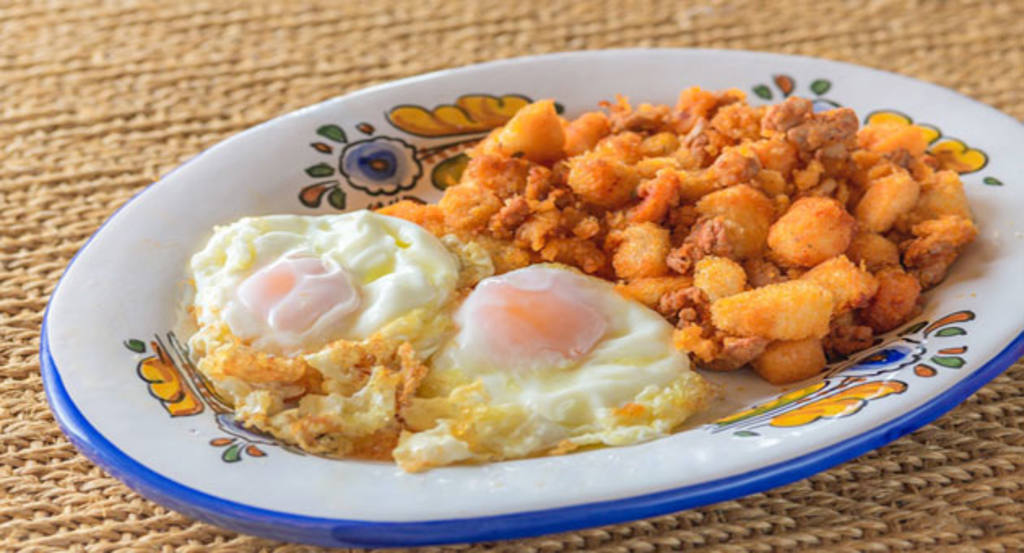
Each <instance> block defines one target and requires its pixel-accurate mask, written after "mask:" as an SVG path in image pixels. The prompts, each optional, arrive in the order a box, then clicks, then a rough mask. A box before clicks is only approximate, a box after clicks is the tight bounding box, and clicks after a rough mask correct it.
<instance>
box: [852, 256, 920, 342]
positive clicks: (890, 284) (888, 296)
mask: <svg viewBox="0 0 1024 553" xmlns="http://www.w3.org/2000/svg"><path fill="white" fill-rule="evenodd" d="M875 277H876V278H877V279H878V292H877V293H876V294H875V296H874V297H873V298H871V303H869V304H868V306H867V307H865V308H864V309H863V310H862V311H861V318H862V319H863V320H864V322H865V323H866V324H867V325H868V326H870V327H871V328H872V329H873V330H874V331H875V332H878V333H881V332H888V331H890V330H892V329H894V328H896V327H898V326H900V325H901V324H903V323H905V322H907V320H909V319H910V317H912V316H913V315H914V313H915V312H916V311H917V298H918V296H920V294H921V285H920V284H919V283H918V282H917V279H916V278H914V277H912V276H910V275H908V274H907V273H905V272H903V270H902V269H898V268H891V269H883V270H881V271H879V272H878V273H877V274H876V275H875Z"/></svg>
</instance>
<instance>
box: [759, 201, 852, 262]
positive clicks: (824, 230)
mask: <svg viewBox="0 0 1024 553" xmlns="http://www.w3.org/2000/svg"><path fill="white" fill-rule="evenodd" d="M855 227H856V221H854V219H853V217H851V216H850V214H849V213H847V212H846V210H845V209H843V206H842V205H840V204H839V202H837V201H835V200H833V199H831V198H823V197H809V198H801V199H799V200H797V201H795V202H793V205H791V206H790V207H789V210H787V211H786V213H785V214H784V215H783V216H782V217H780V218H779V220H778V221H776V222H775V224H774V225H772V226H771V229H769V231H768V247H769V248H770V249H771V253H772V256H773V257H775V258H776V259H777V260H779V261H781V262H782V263H784V264H787V265H796V266H802V267H813V266H815V265H817V264H818V263H821V262H822V261H825V260H826V259H829V258H832V257H835V256H837V255H839V254H841V253H843V252H844V251H846V248H847V247H849V245H850V240H852V239H853V231H854V228H855Z"/></svg>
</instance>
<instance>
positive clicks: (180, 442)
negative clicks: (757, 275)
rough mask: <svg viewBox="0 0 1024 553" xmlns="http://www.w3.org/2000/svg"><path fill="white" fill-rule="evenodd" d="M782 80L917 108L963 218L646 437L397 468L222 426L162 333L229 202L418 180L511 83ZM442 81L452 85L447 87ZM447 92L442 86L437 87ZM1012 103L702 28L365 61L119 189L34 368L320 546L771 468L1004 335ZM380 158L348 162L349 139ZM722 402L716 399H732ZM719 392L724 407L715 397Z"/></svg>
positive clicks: (334, 199) (206, 490)
mask: <svg viewBox="0 0 1024 553" xmlns="http://www.w3.org/2000/svg"><path fill="white" fill-rule="evenodd" d="M692 85H700V86H702V87H705V88H711V89H721V88H728V87H738V88H741V89H743V90H746V91H747V92H748V93H749V96H750V99H751V101H752V102H767V101H771V102H777V101H780V100H782V99H783V98H784V97H785V96H787V95H789V94H798V95H802V96H806V97H809V98H813V99H815V103H816V104H817V105H818V106H819V107H821V108H829V107H832V106H835V105H843V106H850V107H852V108H854V109H855V110H856V111H857V113H858V114H859V115H861V116H864V117H866V116H874V117H888V118H892V119H896V120H904V121H906V122H910V121H913V122H915V123H918V124H925V125H928V126H930V127H932V128H934V129H935V140H934V141H933V142H932V145H931V148H933V149H944V150H948V151H951V152H953V154H952V155H957V156H959V158H960V160H961V161H962V164H963V168H964V172H963V174H962V179H963V180H964V182H965V184H966V189H967V193H968V196H969V197H970V200H971V204H972V206H973V209H974V212H975V214H976V217H977V220H978V224H979V227H980V229H981V235H980V238H979V240H978V241H977V242H976V243H975V244H974V245H973V246H971V248H970V249H969V251H968V252H967V253H966V254H965V255H964V256H963V258H962V259H961V260H960V261H958V262H957V264H956V266H955V268H954V270H953V271H952V273H951V275H950V276H949V278H948V279H947V280H946V281H945V282H944V283H943V284H941V285H940V286H939V287H938V288H937V289H935V290H934V291H932V292H930V293H928V294H927V304H926V307H925V311H924V313H923V314H922V315H921V316H920V317H919V318H918V319H916V320H914V321H912V322H911V323H910V324H907V325H906V326H905V327H903V328H901V329H899V330H898V331H896V332H893V333H891V335H889V336H888V337H887V338H886V340H885V342H884V343H882V344H880V345H878V346H877V347H876V348H874V349H873V350H871V351H868V352H864V353H863V354H860V355H858V356H856V358H855V359H853V360H852V361H850V362H847V363H843V364H841V365H839V366H834V367H831V368H830V369H829V370H828V372H826V373H825V374H823V375H822V376H821V377H819V378H817V379H813V380H812V381H809V382H804V383H801V384H799V385H797V386H791V387H789V388H787V389H780V388H776V387H774V386H771V385H768V384H766V383H764V382H762V381H760V380H759V379H757V378H754V377H751V376H750V375H749V374H745V373H736V374H726V375H716V380H718V381H719V382H721V383H723V384H724V385H725V387H726V389H727V392H726V398H725V399H724V400H723V401H722V402H721V403H719V404H718V405H717V407H716V408H715V409H714V410H713V412H712V413H709V414H708V415H706V416H705V417H704V418H703V419H702V420H701V421H697V423H695V424H693V425H691V426H690V427H689V428H688V429H687V430H685V431H682V432H680V433H678V434H675V435H673V436H671V437H668V438H665V439H661V440H657V441H654V442H651V443H646V444H641V445H636V446H631V447H620V448H609V449H601V450H596V451H587V452H583V453H578V454H573V455H566V456H561V457H551V458H540V459H529V460H522V461H511V462H503V463H495V464H491V465H485V466H461V467H448V468H440V469H436V470H432V471H429V472H427V473H424V474H404V473H402V472H401V471H399V470H398V469H397V468H396V467H395V466H393V465H391V464H388V463H373V462H357V461H332V460H325V459H322V458H318V457H313V456H306V455H300V454H296V453H294V452H292V451H290V450H288V449H285V448H284V447H282V446H280V445H279V444H276V443H275V442H274V441H273V440H271V439H268V438H266V437H264V436H259V435H255V434H251V433H249V432H246V431H244V430H242V429H241V428H239V427H238V426H237V425H235V424H234V423H233V422H232V420H231V417H230V415H228V414H226V413H224V409H223V408H222V407H221V406H219V405H218V404H216V402H215V401H212V400H211V399H209V395H208V394H207V393H206V392H205V388H204V386H203V383H202V381H201V380H200V379H199V378H197V377H196V374H195V371H194V369H193V368H192V367H191V366H190V365H189V363H188V361H187V358H186V356H185V355H184V353H185V352H184V351H183V349H182V342H183V341H184V340H183V338H179V337H176V336H175V334H174V330H175V325H176V323H177V320H178V315H179V313H178V310H177V308H176V306H177V305H179V303H180V298H181V294H182V290H183V283H184V279H185V272H184V267H185V266H186V262H187V260H188V258H189V257H190V255H191V254H192V253H193V252H194V251H195V250H196V249H197V248H198V247H199V246H200V244H202V243H203V241H204V240H205V238H206V237H207V236H208V233H209V232H210V229H211V227H212V226H213V225H214V224H218V223H225V222H228V221H231V220H233V219H235V218H238V217H240V216H243V215H258V214H268V213H335V212H337V211H338V210H339V209H358V208H362V207H365V206H367V205H370V204H379V203H380V202H391V201H394V200H396V199H399V198H405V197H410V196H412V197H417V198H421V199H424V200H434V199H436V198H437V197H438V196H439V195H440V189H439V186H443V185H444V183H445V182H447V179H451V178H453V176H455V175H457V174H458V173H459V167H460V165H459V164H460V161H461V160H462V159H463V158H460V157H459V156H458V153H459V152H460V150H461V149H462V148H464V147H465V146H464V143H465V142H466V141H472V140H476V139H478V138H480V137H481V136H482V134H483V133H485V132H486V131H487V130H488V129H490V128H492V127H494V126H496V125H499V124H501V122H503V121H504V120H506V119H507V118H508V116H509V115H510V114H511V113H512V112H513V111H514V110H515V109H516V108H517V107H519V106H520V105H521V104H522V103H525V102H526V101H527V99H536V98H555V99H556V100H557V101H558V102H559V104H560V105H561V106H563V107H564V110H565V112H566V115H568V116H573V115H575V114H577V113H580V112H582V111H585V110H590V109H594V108H595V107H596V105H597V102H598V101H600V100H606V99H611V98H613V95H614V94H615V93H623V94H626V95H628V96H629V97H630V98H632V99H633V100H634V101H652V102H661V103H673V102H674V101H675V98H676V96H677V95H678V93H679V91H680V90H681V89H683V88H685V87H688V86H692ZM452 105H454V106H456V107H452ZM440 106H447V107H440ZM1022 143H1024V128H1022V126H1021V125H1020V124H1019V123H1018V122H1017V121H1015V120H1013V119H1011V118H1009V117H1007V116H1006V115H1003V114H1001V113H999V112H997V111H995V110H993V109H991V108H989V107H986V106H984V105H982V104H979V103H976V102H973V101H971V100H969V99H967V98H964V97H962V96H959V95H957V94H955V93H953V92H950V91H948V90H945V89H942V88H939V87H936V86H933V85H929V84H925V83H922V82H918V81H914V80H911V79H908V78H905V77H901V76H898V75H894V74H890V73H884V72H880V71H875V70H871V69H866V68H862V67H857V66H853V65H847V64H842V63H836V62H830V61H823V60H818V59H810V58H800V57H790V56H781V55H774V54H763V53H750V52H738V51H712V50H614V51H599V52H580V53H567V54H556V55H549V56H540V57H532V58H522V59H513V60H505V61H499V62H494V63H487V64H483V65H477V66H472V67H466V68H462V69H456V70H452V71H443V72H440V73H434V74H431V75H425V76H421V77H415V78H412V79H406V80H403V81H399V82H395V83H390V84H386V85H382V86H377V87H374V88H370V89H367V90H363V91H361V92H357V93H354V94H350V95H348V96H344V97H341V98H337V99H334V100H330V101H327V102H324V103H322V104H318V105H315V106H312V107H309V108H306V109H302V110H299V111H297V112H294V113H291V114H289V115H286V116H284V117H280V118H278V119H275V120H273V121H270V122H268V123H265V124H262V125H259V126H257V127H255V128H253V129H250V130H248V131H246V132H243V133H241V134H239V135H237V136H234V137H232V138H230V139H228V140H226V141H224V142H222V143H221V144H218V145H217V146H215V147H213V148H211V149H209V150H208V151H206V152H204V153H203V154H201V155H199V156H197V157H196V158H195V159H193V160H191V161H189V162H188V163H186V164H184V165H183V166H181V167H180V168H178V169H177V170H175V171H173V172H172V173H170V174H168V175H167V176H166V177H165V178H164V179H162V180H161V181H160V182H158V183H156V184H155V185H153V186H151V187H150V188H147V189H146V190H145V191H143V192H142V193H140V194H139V195H138V196H136V197H135V198H133V199H132V200H131V201H130V202H128V203H127V204H126V205H125V206H124V207H123V208H122V209H121V210H119V211H118V212H117V213H116V214H115V215H114V216H113V217H111V218H110V220H108V221H107V222H106V224H105V225H104V226H103V227H102V228H101V229H100V230H99V231H98V232H97V233H96V234H95V235H94V236H93V237H92V239H91V240H90V241H89V243H88V244H87V245H86V246H85V247H83V248H82V250H81V251H80V252H79V254H78V255H77V256H76V257H75V259H74V261H73V262H72V263H71V265H70V266H69V267H68V269H67V272H66V273H65V274H64V277H63V278H62V280H61V282H60V284H59V285H58V287H57V290H56V291H55V292H54V294H53V297H52V299H51V301H50V305H49V308H48V313H47V316H46V319H45V323H44V327H43V337H42V338H43V342H42V348H41V357H42V363H43V376H44V378H45V384H46V391H47V394H48V396H49V398H50V402H51V405H52V408H53V411H54V413H55V414H56V416H57V419H58V421H59V422H60V424H61V425H62V426H63V428H64V430H65V432H66V433H67V434H68V436H69V437H70V438H71V440H72V441H73V442H74V443H75V445H76V446H77V447H78V448H79V449H80V450H81V451H82V452H83V453H85V454H86V455H87V456H88V457H89V458H91V459H93V460H94V461H95V462H96V463H98V464H99V465H100V466H102V467H104V468H105V469H107V470H108V471H109V472H110V473H111V474H113V475H115V476H117V477H118V478H120V479H122V480H123V481H124V482H125V483H127V484H128V485H129V486H131V487H132V488H134V489H136V490H138V491H139V492H141V493H142V494H143V495H145V496H147V497H150V498H152V499H153V500H155V501H157V502H160V503H163V504H165V505H168V506H169V507H172V508H174V509H177V510H179V511H182V512H184V513H186V514H189V515H191V516H194V517H196V518H199V519H202V520H206V521H209V522H213V523H215V524H219V525H222V526H226V527H229V528H233V529H237V530H241V531H244V532H249V533H252V534H258V535H263V536H269V537H273V538H278V539H283V540H291V541H301V542H310V543H317V544H322V545H357V546H398V545H417V544H435V543H444V542H464V541H480V540H493V539H502V538H513V537H520V536H528V535H536V534H541V533H547V532H556V531H564V530H570V529H575V528H580V527H585V526H595V525H600V524H607V523H612V522H618V521H623V520H628V519H636V518H640V517H646V516H651V515H657V514H661V513H666V512H670V511H675V510H680V509H684V508H688V507H693V506H696V505H701V504H707V503H710V502H714V501H719V500H724V499H729V498H733V497H738V496H742V495H745V494H749V493H753V492H757V491H761V490H764V489H767V488H771V487H775V486H779V485H782V484H785V483H787V482H791V481H793V480H796V479H799V478H802V477H805V476H808V475H810V474H813V473H815V472H817V471H821V470H824V469H826V468H828V467H831V466H833V465H835V464H836V463H839V462H841V461H844V460H846V459H849V458H851V457H854V456H856V455H858V454H860V453H863V452H865V451H868V450H870V449H872V448H875V447H878V446H881V445H882V444H885V443H887V442H889V441H891V440H893V439H895V438H896V437H898V436H900V435H902V434H905V433H907V432H909V431H911V430H913V429H915V428H917V427H919V426H921V425H922V424H925V423H926V422H928V421H930V420H932V419H934V418H935V417H937V416H939V415H940V414H941V413H943V412H945V411H947V410H948V409H950V408H952V407H953V406H955V405H956V404H957V403H958V402H960V401H962V400H963V399H964V398H965V397H967V395H968V394H970V393H971V392H973V391H974V390H976V389H977V388H978V387H980V386H981V385H982V384H984V383H985V382H986V381H988V380H989V379H991V378H993V377H994V376H995V375H996V374H998V373H999V372H1000V371H1001V370H1003V369H1004V368H1005V367H1006V366H1008V365H1009V364H1010V363H1011V362H1012V361H1013V360H1014V359H1016V358H1017V357H1018V356H1019V355H1021V353H1022V349H1024V348H1022V345H1024V338H1022V336H1021V334H1020V332H1021V329H1022V328H1024V294H1021V293H1019V288H1018V286H1019V281H1020V275H1022V274H1024V239H1022V237H1024V234H1022V231H1024V223H1022V222H1021V219H1022V218H1021V216H1020V214H1021V213H1024V195H1022V194H1018V193H1016V192H1015V186H1016V185H1017V182H1015V181H1016V180H1018V179H1019V177H1020V175H1022V174H1024V158H1022V156H1021V155H1020V152H1019V149H1020V144H1022ZM367 156H369V157H375V158H376V159H380V160H384V161H383V162H381V163H376V164H365V163H364V164H360V163H357V162H356V160H357V159H359V158H366V157H367ZM737 412H738V414H734V415H732V416H728V415H730V413H737ZM722 417H725V418H722Z"/></svg>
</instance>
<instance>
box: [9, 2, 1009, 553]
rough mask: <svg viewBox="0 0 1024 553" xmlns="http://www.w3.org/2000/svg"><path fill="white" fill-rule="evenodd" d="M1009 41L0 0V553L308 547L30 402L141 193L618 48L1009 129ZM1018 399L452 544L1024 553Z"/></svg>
mask: <svg viewBox="0 0 1024 553" xmlns="http://www.w3.org/2000/svg"><path fill="white" fill-rule="evenodd" d="M1022 37H1024V2H1022V1H1021V0H1008V1H993V2H987V1H960V2H952V1H951V2H939V1H932V2H925V1H921V2H896V1H891V2H890V1H864V2H859V1H858V2H834V1H825V0H815V1H787V2H768V1H765V2H729V1H721V2H710V3H701V5H697V4H689V3H679V2H653V1H644V2H639V1H637V2H633V1H624V0H609V1H607V2H572V1H563V0H542V1H538V2H534V3H530V2H525V1H521V0H520V1H515V0H505V1H499V2H488V3H479V2H471V1H466V2H461V1H430V0H410V1H401V2H391V3H388V4H387V6H384V5H378V3H377V2H372V1H363V2H356V1H348V2H337V3H326V2H319V3H304V4H301V5H300V4H298V3H293V2H287V1H270V2H251V3H239V2H233V3H229V2H219V1H210V2H188V3H178V2H167V1H159V0H153V1H148V2H147V1H139V2H87V1H64V2H46V3H43V2H32V1H25V2H10V1H5V0H0V160H2V161H0V197H2V204H0V206H2V209H0V376H2V380H0V548H2V550H3V551H114V550H124V551H182V552H200V551H211V550H225V551H277V552H298V551H320V550H319V549H317V548H311V547H304V546H297V545H287V544H279V543H276V542H272V541H268V540H263V539H257V538H253V537H248V536H240V535H237V534H235V533H232V532H229V531H226V530H222V529H219V528H216V527H213V526H209V525H206V524H201V523H197V522H195V521H193V520H190V519H188V518H186V517H184V516H182V515H179V514H177V513H174V512H172V511H169V510H167V509H164V508H163V507H160V506H157V505H155V504H153V503H151V502H149V501H147V500H145V499H142V498H141V497H140V496H138V495H136V494H135V493H133V492H131V491H129V490H128V489H127V488H125V487H124V486H123V485H121V484H120V483H119V482H118V481H117V480H115V479H113V478H112V477H110V476H109V475H107V474H106V473H105V472H103V471H102V470H100V469H98V468H96V467H95V466H94V465H93V464H92V463H90V462H89V461H87V460H86V459H85V458H83V457H82V456H81V455H79V454H78V453H77V452H76V451H75V450H74V448H72V447H71V445H69V443H68V442H67V440H66V439H65V438H64V436H63V435H62V434H61V433H60V431H59V430H58V428H57V425H56V424H55V423H54V420H53V417H52V416H51V414H50V412H49V409H48V408H47V405H46V399H45V397H44V394H43V391H42V385H41V382H40V377H39V365H38V358H37V349H38V346H39V340H38V333H39V325H40V322H41V318H42V312H43V309H44V307H45V304H46V300H47V297H48V294H49V293H50V291H51V290H52V288H53V286H54V283H55V282H56V280H57V278H58V277H59V276H60V274H61V272H62V270H63V269H64V267H65V265H66V264H67V262H68V261H69V259H70V258H71V256H72V255H73V254H74V253H75V251H76V250H77V249H78V248H79V247H80V246H81V245H82V243H83V242H84V241H85V239H86V238H87V237H88V236H89V235H90V234H91V233H92V232H93V231H94V230H95V229H96V228H97V227H98V226H99V224H100V223H101V222H102V221H103V220H104V219H105V218H106V217H107V216H109V215H110V213H111V212H112V211H113V210H114V209H115V208H117V207H118V206H119V205H121V204H122V203H123V202H124V201H125V200H127V199H128V198H129V197H130V196H131V195H132V194H133V193H134V192H136V191H138V190H139V189H140V188H142V187H143V186H145V185H147V184H149V183H150V182H152V181H154V180H155V179H157V178H158V177H159V176H160V175H161V174H163V173H165V172H167V171H168V170H170V169H171V168H173V167H174V166H176V165H177V164H179V163H180V162H182V161H184V160H185V159H187V158H189V157H191V156H193V155H195V154H196V153H198V152H200V151H202V150H203V149H204V148H206V147H208V146H210V145H212V144H214V143H215V142H217V141H219V140H221V139H223V138H224V137H226V136H228V135H230V134H233V133H235V132H238V131H241V130H243V129H245V128H246V127H249V126H251V125H253V124H255V123H258V122H261V121H264V120H266V119H268V118H270V117H273V116H276V115H279V114H282V113H285V112H288V111H290V110H292V109H295V108H298V107H301V106H304V105H308V104H311V103H314V102H317V101H320V100H323V99H326V98H329V97H332V96H335V95H338V94H341V93H344V92H347V91H350V90H353V89H357V88H361V87H364V86H367V85H369V84H372V83H376V82H381V81H387V80H391V79H395V78H398V77H405V76H408V75H413V74H417V73H422V72H425V71H431V70H436V69H441V68H445V67H452V66H457V65H463V64H467V63H471V62H476V61H483V60H489V59H494V58H502V57H510V56H516V55H523V54H531V53H543V52H552V51H559V50H571V49H582V48H606V47H625V46H703V47H719V48H746V49H756V50H772V51H778V52H789V53H799V54H808V55H815V56H821V57H826V58H833V59H840V60H846V61H851V62H855V63H860V64H864V65H869V66H873V67H879V68H883V69H889V70H892V71H898V72H901V73H904V74H907V75H911V76H914V77H918V78H922V79H925V80H928V81H932V82H935V83H938V84H941V85H945V86H948V87H951V88H954V89H956V90H958V91H960V92H963V93H965V94H968V95H970V96H973V97H974V98H977V99H978V100H981V101H983V102H986V103H988V104H990V105H993V106H995V107H996V108H999V109H1002V110H1003V111H1005V112H1007V113H1009V114H1011V115H1013V116H1014V117H1016V118H1018V119H1022V118H1024V38H1022ZM1008 184H1012V183H1008ZM1022 391H1024V365H1020V364H1018V365H1015V366H1014V367H1013V368H1011V369H1010V370H1009V371H1007V372H1006V374H1004V375H1003V376H1001V377H999V378H997V379H996V380H995V381H993V382H992V383H991V384H989V385H988V386H986V387H985V388H983V389H982V390H981V391H979V392H978V393H977V394H975V395H974V396H973V397H972V398H971V399H969V400H968V401H966V402H965V403H964V404H963V405H961V406H960V407H958V408H957V409H956V410H954V411H953V412H951V413H949V414H948V415H946V416H945V417H943V418H942V419H940V420H939V421H937V422H935V423H934V424H931V425H929V426H927V427H925V428H923V429H922V430H919V431H918V432H915V433H914V434H912V435H910V436H907V437H905V438H902V439H900V440H898V441H896V442H895V443H893V444H892V445H890V446H887V447H885V448H882V449H880V450H878V451H875V452H872V453H869V454H866V455H864V456H862V457H860V458H858V459H856V460H854V461H851V462H848V463H846V464H844V465H842V466H839V467H837V468H835V469H833V470H830V471H827V472H824V473H821V474H818V475H816V476H814V477H811V478H809V479H807V480H803V481H800V482H797V483H795V484H792V485H789V486H786V487H783V488H780V489H776V490H772V491H770V492H767V493H762V494H756V495H753V496H749V497H746V498H743V499H741V500H737V501H729V502H725V503H720V504H717V505H712V506H709V507H705V508H700V509H693V510H690V511H686V512H682V513H678V514H675V515H671V516H664V517H659V518H655V519H651V520H645V521H641V522H635V523H630V524H623V525H617V526H610V527H605V528H600V529H595V530H586V531H580V532H573V533H568V534H560V535H554V536H550V537H545V538H537V539H530V540H522V541H515V542H501V543H493V544H481V545H474V546H461V547H456V548H443V549H444V550H448V549H452V550H461V551H483V550H500V551H524V552H525V551H546V552H559V551H564V550H585V549H595V550H603V551H623V552H632V551H636V552H646V551H654V550H658V551H661V550H697V549H700V550H702V551H723V552H737V553H739V552H744V553H745V552H755V551H756V552H769V551H786V552H788V551H837V552H838V551H843V552H861V551H872V552H874V551H911V550H913V551H944V550H945V551H1022V550H1024V521H1022V518H1024V395H1022ZM453 493H457V490H453Z"/></svg>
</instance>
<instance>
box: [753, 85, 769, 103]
mask: <svg viewBox="0 0 1024 553" xmlns="http://www.w3.org/2000/svg"><path fill="white" fill-rule="evenodd" d="M754 94H757V97H758V98H761V99H763V100H771V99H772V89H770V88H768V85H763V84H759V85H757V86H755V87H754Z"/></svg>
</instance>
